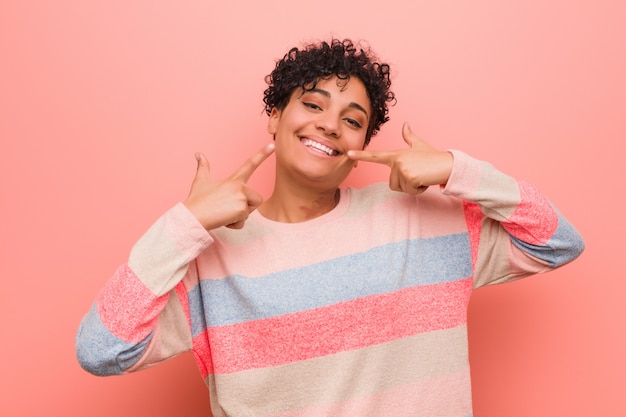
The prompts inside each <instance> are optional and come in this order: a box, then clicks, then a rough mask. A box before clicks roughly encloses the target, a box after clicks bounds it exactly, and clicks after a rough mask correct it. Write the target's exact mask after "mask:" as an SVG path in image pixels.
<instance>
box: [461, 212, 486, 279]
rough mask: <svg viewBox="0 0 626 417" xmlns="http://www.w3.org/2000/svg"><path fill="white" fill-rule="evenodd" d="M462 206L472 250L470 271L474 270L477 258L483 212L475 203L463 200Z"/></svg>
mask: <svg viewBox="0 0 626 417" xmlns="http://www.w3.org/2000/svg"><path fill="white" fill-rule="evenodd" d="M463 208H464V209H465V222H466V223H467V232H468V234H469V240H470V248H471V250H472V271H474V270H475V269H476V261H477V259H478V247H479V245H480V232H481V229H482V219H483V213H482V211H481V210H480V207H479V206H478V204H476V203H469V202H467V201H464V202H463Z"/></svg>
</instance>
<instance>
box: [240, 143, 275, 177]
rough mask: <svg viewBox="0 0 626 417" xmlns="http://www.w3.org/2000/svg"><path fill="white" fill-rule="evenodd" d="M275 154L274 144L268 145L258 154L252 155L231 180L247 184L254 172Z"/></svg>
mask: <svg viewBox="0 0 626 417" xmlns="http://www.w3.org/2000/svg"><path fill="white" fill-rule="evenodd" d="M273 152H274V144H273V143H268V144H267V145H265V146H264V147H263V148H261V150H259V151H258V152H257V153H255V154H254V155H252V156H251V157H250V158H248V160H247V161H246V162H244V163H243V165H241V166H240V167H239V169H237V171H235V173H234V174H233V175H232V177H231V178H233V179H238V180H241V181H243V182H246V181H248V180H249V179H250V177H251V176H252V174H254V171H256V169H257V168H258V167H259V166H260V165H261V164H262V163H263V161H265V160H266V159H267V157H268V156H270V155H271V154H272V153H273Z"/></svg>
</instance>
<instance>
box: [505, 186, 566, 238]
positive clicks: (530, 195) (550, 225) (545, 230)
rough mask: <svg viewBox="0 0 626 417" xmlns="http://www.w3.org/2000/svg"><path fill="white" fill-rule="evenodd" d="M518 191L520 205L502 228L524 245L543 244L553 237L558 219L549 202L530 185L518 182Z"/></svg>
mask: <svg viewBox="0 0 626 417" xmlns="http://www.w3.org/2000/svg"><path fill="white" fill-rule="evenodd" d="M519 189H520V197H521V203H520V204H519V206H518V207H517V208H516V209H515V211H514V212H513V213H512V214H511V217H510V219H509V220H508V221H507V222H506V223H504V224H503V226H504V228H505V229H506V230H507V231H508V232H509V233H510V234H512V235H513V236H515V237H516V238H518V239H520V240H522V241H524V242H526V243H530V244H532V245H542V244H545V243H546V242H547V241H548V240H550V238H551V237H552V236H553V235H554V232H555V231H556V228H557V227H558V225H559V218H558V216H557V214H556V212H555V211H554V209H553V208H552V206H551V205H550V202H549V201H548V200H546V198H545V197H543V196H542V195H541V194H540V193H539V192H538V191H537V190H536V189H535V188H534V187H533V186H532V185H530V184H527V183H525V182H520V183H519ZM518 224H519V225H524V226H518ZM528 226H531V227H528Z"/></svg>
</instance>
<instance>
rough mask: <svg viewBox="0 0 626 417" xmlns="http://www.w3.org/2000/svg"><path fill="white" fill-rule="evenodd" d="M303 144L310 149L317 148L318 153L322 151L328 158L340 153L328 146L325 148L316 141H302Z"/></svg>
mask: <svg viewBox="0 0 626 417" xmlns="http://www.w3.org/2000/svg"><path fill="white" fill-rule="evenodd" d="M302 144H303V145H304V146H308V147H309V148H315V149H317V150H318V151H322V152H324V153H326V154H327V155H328V156H335V155H339V152H337V151H336V150H334V149H331V148H329V147H328V146H324V145H322V144H321V143H318V142H315V141H313V140H310V139H302Z"/></svg>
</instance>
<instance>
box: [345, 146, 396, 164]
mask: <svg viewBox="0 0 626 417" xmlns="http://www.w3.org/2000/svg"><path fill="white" fill-rule="evenodd" d="M395 154H396V152H395V151H357V150H350V151H348V153H347V155H348V158H350V159H352V160H355V161H366V162H374V163H376V164H385V165H387V166H391V165H392V163H393V160H394V157H395Z"/></svg>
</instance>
